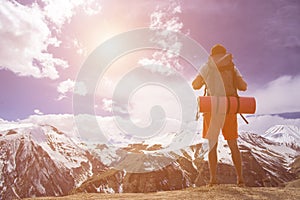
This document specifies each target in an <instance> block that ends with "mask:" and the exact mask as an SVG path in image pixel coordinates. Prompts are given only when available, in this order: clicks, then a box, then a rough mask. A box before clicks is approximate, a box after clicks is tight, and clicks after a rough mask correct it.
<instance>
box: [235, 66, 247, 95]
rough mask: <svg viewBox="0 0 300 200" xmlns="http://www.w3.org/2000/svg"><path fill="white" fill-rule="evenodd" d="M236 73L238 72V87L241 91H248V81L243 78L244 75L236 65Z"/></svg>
mask: <svg viewBox="0 0 300 200" xmlns="http://www.w3.org/2000/svg"><path fill="white" fill-rule="evenodd" d="M234 69H235V74H236V87H237V89H238V90H240V91H246V90H247V83H246V81H245V80H244V79H243V76H242V75H241V73H240V71H239V70H238V69H237V68H236V67H234Z"/></svg>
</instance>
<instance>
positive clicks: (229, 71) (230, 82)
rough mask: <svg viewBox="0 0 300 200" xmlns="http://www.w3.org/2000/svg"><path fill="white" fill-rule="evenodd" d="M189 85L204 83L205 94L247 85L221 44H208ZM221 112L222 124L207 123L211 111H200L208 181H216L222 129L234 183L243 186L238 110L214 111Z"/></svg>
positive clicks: (220, 93) (234, 92)
mask: <svg viewBox="0 0 300 200" xmlns="http://www.w3.org/2000/svg"><path fill="white" fill-rule="evenodd" d="M220 75H221V76H220ZM218 77H220V78H219V79H220V80H222V81H219V82H221V84H220V83H218V81H217V80H218ZM218 84H219V85H218ZM192 85H193V88H194V89H195V90H198V89H200V88H201V87H202V86H203V85H205V87H206V88H205V93H206V94H207V95H208V96H227V97H228V96H235V97H238V94H237V90H241V91H245V90H246V89H247V83H246V82H245V81H244V80H243V78H242V75H241V73H240V72H239V70H238V69H237V68H236V66H235V65H234V63H233V61H232V55H231V54H229V53H227V52H226V49H225V47H224V46H222V45H220V44H216V45H215V46H213V47H212V48H211V52H210V56H209V58H208V62H207V63H206V64H204V65H203V66H202V67H201V68H200V72H199V74H198V75H197V77H196V78H195V80H194V81H193V83H192ZM224 90H225V94H224ZM221 115H223V122H224V124H223V123H222V122H221V123H219V124H218V123H217V125H215V124H216V123H214V122H212V123H211V127H210V121H211V120H212V119H213V118H212V113H210V112H207V113H204V114H203V132H202V137H203V138H206V139H208V144H209V154H208V161H209V170H210V182H209V185H210V186H212V185H214V184H218V181H217V176H216V172H217V161H218V160H217V145H218V136H219V132H220V129H221V130H222V134H223V136H224V138H225V140H227V143H228V146H229V148H230V151H231V156H232V161H233V164H234V167H235V170H236V174H237V184H238V185H239V186H243V185H244V179H243V171H242V159H241V154H240V150H239V148H238V145H237V138H238V125H237V114H228V113H226V114H225V113H223V114H216V116H221ZM224 115H225V116H224ZM224 117H225V121H224ZM221 121H222V120H221Z"/></svg>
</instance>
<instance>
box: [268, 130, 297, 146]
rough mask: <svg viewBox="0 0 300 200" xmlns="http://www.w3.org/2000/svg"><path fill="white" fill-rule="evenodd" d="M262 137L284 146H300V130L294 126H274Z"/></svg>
mask: <svg viewBox="0 0 300 200" xmlns="http://www.w3.org/2000/svg"><path fill="white" fill-rule="evenodd" d="M264 137H266V138H268V139H270V140H272V141H275V142H278V143H281V144H286V145H294V146H297V145H299V146H300V130H299V128H298V127H297V126H294V125H276V126H273V127H271V128H269V129H268V130H267V131H266V133H265V135H264Z"/></svg>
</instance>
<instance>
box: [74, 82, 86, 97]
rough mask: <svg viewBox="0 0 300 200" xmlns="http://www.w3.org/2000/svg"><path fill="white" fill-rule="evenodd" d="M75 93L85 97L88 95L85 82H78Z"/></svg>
mask: <svg viewBox="0 0 300 200" xmlns="http://www.w3.org/2000/svg"><path fill="white" fill-rule="evenodd" d="M74 93H75V94H79V95H81V96H85V95H86V94H87V93H88V91H87V88H86V85H85V84H84V83H83V82H77V83H76V84H75V88H74Z"/></svg>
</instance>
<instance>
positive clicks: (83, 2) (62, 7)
mask: <svg viewBox="0 0 300 200" xmlns="http://www.w3.org/2000/svg"><path fill="white" fill-rule="evenodd" d="M42 1H43V2H44V3H45V6H44V12H45V15H46V17H47V18H48V19H49V20H51V21H52V22H53V23H54V24H56V25H57V26H58V27H61V26H62V25H63V24H64V23H66V22H69V21H70V20H71V18H72V17H73V15H74V14H75V12H76V8H79V7H82V8H83V11H84V12H85V13H86V14H88V15H95V14H98V13H99V12H100V10H101V6H100V4H99V2H97V0H64V1H61V0H42Z"/></svg>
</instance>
